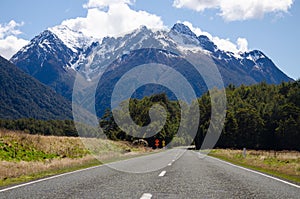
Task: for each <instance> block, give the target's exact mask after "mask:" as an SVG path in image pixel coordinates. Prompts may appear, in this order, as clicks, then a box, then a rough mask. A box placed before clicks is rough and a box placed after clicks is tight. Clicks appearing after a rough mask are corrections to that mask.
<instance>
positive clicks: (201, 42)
mask: <svg viewBox="0 0 300 199" xmlns="http://www.w3.org/2000/svg"><path fill="white" fill-rule="evenodd" d="M141 49H157V50H158V51H156V50H154V51H151V50H150V51H147V50H146V51H139V50H141ZM160 50H161V51H160ZM136 51H138V52H139V53H135V52H136ZM140 52H144V53H147V52H148V53H149V52H151V53H152V54H151V55H152V57H151V56H148V55H142V54H141V53H140ZM188 52H193V53H195V54H197V55H199V56H200V57H201V56H202V57H203V56H206V57H209V58H210V59H212V60H213V61H214V63H215V64H216V65H217V67H218V69H219V71H220V73H221V75H222V78H223V80H224V83H225V85H228V84H230V83H231V84H235V85H240V84H254V83H258V82H261V81H265V82H267V83H275V84H278V83H280V82H282V81H291V80H292V79H291V78H289V77H288V76H286V75H285V74H284V73H283V72H282V71H280V70H279V69H278V68H277V67H276V66H275V64H274V63H273V62H272V60H271V59H269V58H268V57H267V56H266V55H265V54H264V53H262V52H261V51H258V50H254V51H250V52H241V53H239V54H235V53H233V52H225V51H223V50H220V49H219V48H218V47H217V46H216V45H215V44H214V43H213V42H212V41H211V40H210V39H209V38H208V37H206V36H204V35H198V36H197V35H196V34H195V33H194V32H192V31H191V30H190V29H189V28H188V27H187V26H185V25H184V24H180V23H177V24H175V25H174V26H173V27H172V28H171V29H170V30H159V31H154V30H151V29H148V28H147V27H145V26H142V27H140V28H139V29H136V30H134V31H132V32H131V33H128V34H126V35H123V36H119V37H105V38H103V39H102V40H101V41H100V40H99V41H97V40H95V39H93V38H90V37H86V36H85V35H84V34H83V33H81V32H77V31H73V30H71V29H70V28H68V27H66V26H57V27H53V28H49V29H48V30H45V31H44V32H42V33H41V34H40V35H38V36H36V37H35V38H34V39H32V40H31V42H30V43H29V44H28V45H27V46H25V47H23V48H22V49H21V50H20V51H19V52H18V53H16V54H15V55H14V56H13V57H12V58H11V60H10V61H11V62H13V63H14V64H16V65H17V66H18V67H20V68H21V69H22V70H24V71H25V72H27V73H29V74H30V75H32V76H34V77H36V78H37V79H38V80H40V81H41V82H43V83H45V84H47V85H50V86H51V87H52V88H54V89H55V90H56V91H57V92H59V93H60V94H62V95H63V96H65V97H67V98H69V99H71V93H72V88H73V82H74V78H75V74H76V72H77V73H78V74H81V75H82V76H83V78H85V79H86V80H87V81H92V80H93V79H97V77H99V76H100V75H102V74H104V73H105V72H107V71H113V72H114V71H116V70H117V69H118V68H119V67H121V66H124V64H125V65H126V63H127V62H128V60H130V63H131V64H133V63H134V62H135V63H142V62H143V61H149V62H151V60H157V59H158V58H157V57H153V56H158V57H160V58H161V60H163V61H164V62H166V63H167V62H170V63H174V62H173V61H174V60H173V59H174V56H175V57H176V56H178V57H180V56H179V55H180V54H182V53H188ZM161 54H164V55H161ZM133 55H135V56H139V57H135V58H132V56H133ZM128 57H129V58H130V59H129V58H128ZM145 59H147V60H145ZM178 59H179V58H178ZM184 68H185V70H189V69H188V67H184ZM108 79H109V78H108ZM192 81H197V79H194V78H192ZM198 86H199V85H198ZM201 89H202V88H201ZM202 92H203V90H201V92H198V93H199V94H201V93H202Z"/></svg>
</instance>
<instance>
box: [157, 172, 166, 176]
mask: <svg viewBox="0 0 300 199" xmlns="http://www.w3.org/2000/svg"><path fill="white" fill-rule="evenodd" d="M166 173H167V172H166V171H162V172H161V173H160V174H159V175H158V176H159V177H163V176H164V175H165V174H166Z"/></svg>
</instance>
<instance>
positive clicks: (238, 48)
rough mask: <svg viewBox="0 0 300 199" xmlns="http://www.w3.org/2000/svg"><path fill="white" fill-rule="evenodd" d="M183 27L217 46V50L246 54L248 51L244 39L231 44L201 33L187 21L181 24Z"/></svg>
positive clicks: (225, 40)
mask: <svg viewBox="0 0 300 199" xmlns="http://www.w3.org/2000/svg"><path fill="white" fill-rule="evenodd" d="M182 23H183V24H184V25H186V26H188V27H189V28H190V29H191V30H192V31H193V32H194V33H195V34H196V35H197V36H199V35H205V36H207V37H208V38H209V39H210V40H211V41H212V42H214V44H216V45H217V46H218V48H219V49H221V50H224V51H230V52H233V53H239V52H246V51H248V41H247V39H245V38H240V37H239V38H238V39H237V41H236V43H233V42H231V41H230V40H229V39H222V38H219V37H216V36H212V35H211V34H210V33H208V32H205V31H202V30H201V29H200V28H197V27H194V26H193V25H192V23H190V22H188V21H184V22H182Z"/></svg>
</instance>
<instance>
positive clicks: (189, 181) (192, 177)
mask: <svg viewBox="0 0 300 199" xmlns="http://www.w3.org/2000/svg"><path fill="white" fill-rule="evenodd" d="M156 169H158V170H156ZM124 171H127V172H124ZM129 171H130V172H131V173H129ZM145 171H148V172H146V173H144V172H145ZM0 198H137V199H139V198H143V199H149V198H152V199H154V198H260V199H261V198H268V199H269V198H285V199H288V198H300V187H299V186H298V187H297V186H294V185H292V184H288V183H286V182H283V181H279V180H276V179H273V178H271V177H268V176H264V175H261V174H260V173H256V172H252V171H249V170H247V169H243V168H240V167H236V166H233V165H231V164H228V163H226V162H223V161H220V160H218V159H215V158H211V157H205V158H203V157H202V156H201V155H200V154H199V153H197V152H194V151H185V152H184V151H183V150H182V149H173V150H167V151H164V152H161V153H157V154H152V155H148V156H143V157H139V158H134V159H130V160H125V161H119V162H115V163H112V164H109V165H108V166H107V165H102V166H98V167H93V168H89V169H86V170H82V171H78V172H73V173H69V174H64V175H60V176H56V177H52V178H50V179H43V180H40V181H37V182H31V183H29V184H25V185H24V184H23V185H21V186H17V187H10V188H9V189H2V190H0Z"/></svg>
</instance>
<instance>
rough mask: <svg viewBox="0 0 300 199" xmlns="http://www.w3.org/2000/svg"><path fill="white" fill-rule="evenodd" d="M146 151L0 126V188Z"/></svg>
mask: <svg viewBox="0 0 300 199" xmlns="http://www.w3.org/2000/svg"><path fill="white" fill-rule="evenodd" d="M150 152H151V150H150V149H147V148H143V147H133V146H132V145H130V144H129V143H127V142H113V141H111V140H103V139H96V138H75V137H57V136H41V135H30V134H26V133H24V132H14V131H8V130H3V129H2V130H1V129H0V188H4V187H6V186H10V185H14V184H19V183H24V182H28V181H32V180H36V179H40V178H44V177H49V176H53V175H57V174H61V173H66V172H71V171H75V170H79V169H84V168H88V167H92V166H96V165H101V164H103V163H108V162H113V161H118V160H123V159H128V158H132V157H137V156H141V155H145V154H149V153H150ZM94 155H96V156H98V157H99V160H100V161H99V160H98V159H96V158H95V156H94Z"/></svg>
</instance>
